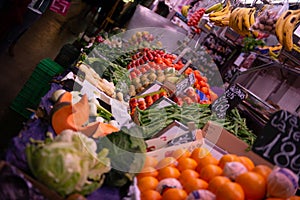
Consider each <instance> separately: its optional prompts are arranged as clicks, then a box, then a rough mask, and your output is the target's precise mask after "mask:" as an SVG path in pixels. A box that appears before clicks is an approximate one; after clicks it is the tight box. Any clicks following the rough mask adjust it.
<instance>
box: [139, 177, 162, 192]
mask: <svg viewBox="0 0 300 200" xmlns="http://www.w3.org/2000/svg"><path fill="white" fill-rule="evenodd" d="M137 185H138V187H139V189H140V191H141V192H143V191H146V190H155V189H156V187H157V185H158V180H157V179H156V178H154V177H152V176H145V177H143V178H141V179H139V180H138V183H137Z"/></svg>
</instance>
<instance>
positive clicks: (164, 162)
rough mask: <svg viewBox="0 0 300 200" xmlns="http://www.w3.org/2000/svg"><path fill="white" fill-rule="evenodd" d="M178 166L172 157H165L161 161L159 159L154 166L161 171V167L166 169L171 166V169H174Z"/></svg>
mask: <svg viewBox="0 0 300 200" xmlns="http://www.w3.org/2000/svg"><path fill="white" fill-rule="evenodd" d="M177 164H178V162H177V160H176V159H175V158H173V157H165V158H163V159H161V160H160V161H159V162H158V163H157V165H156V169H161V168H163V167H167V166H172V167H176V166H177Z"/></svg>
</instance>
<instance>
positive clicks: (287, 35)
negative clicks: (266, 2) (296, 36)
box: [275, 10, 300, 51]
mask: <svg viewBox="0 0 300 200" xmlns="http://www.w3.org/2000/svg"><path fill="white" fill-rule="evenodd" d="M299 20H300V10H287V11H285V12H284V13H282V15H281V16H280V17H279V18H278V20H277V22H276V25H275V32H276V36H277V39H278V41H279V42H280V44H282V46H283V47H284V48H285V49H286V50H288V51H291V50H292V49H293V46H294V43H293V32H294V29H295V27H296V25H297V24H298V22H299Z"/></svg>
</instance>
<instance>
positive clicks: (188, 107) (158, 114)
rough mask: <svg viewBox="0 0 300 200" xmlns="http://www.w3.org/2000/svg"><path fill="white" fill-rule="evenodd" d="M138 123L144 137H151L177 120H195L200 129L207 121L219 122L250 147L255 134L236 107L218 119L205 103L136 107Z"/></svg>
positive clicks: (185, 121) (184, 122)
mask: <svg viewBox="0 0 300 200" xmlns="http://www.w3.org/2000/svg"><path fill="white" fill-rule="evenodd" d="M137 111H138V113H137V116H138V119H139V123H140V125H141V126H142V128H143V129H144V134H145V135H144V137H145V138H151V137H152V136H153V135H154V134H155V133H156V132H157V131H159V130H161V129H162V128H164V127H166V126H167V125H169V124H170V123H171V122H172V121H174V120H177V121H179V122H181V123H183V124H187V123H188V122H195V124H196V127H197V128H198V129H201V128H203V127H204V125H205V124H206V123H207V122H209V121H214V122H217V123H219V124H220V125H221V126H222V127H224V128H225V129H226V130H228V131H229V132H231V133H232V134H234V135H235V136H237V137H238V138H239V139H241V140H243V141H244V142H246V143H247V144H248V145H249V147H251V146H252V145H253V143H254V141H255V138H256V135H255V134H254V133H253V132H252V131H251V130H249V128H248V127H247V125H246V119H245V118H242V117H241V116H240V114H239V112H238V110H237V109H233V110H232V111H231V112H230V113H229V114H228V115H226V118H225V120H219V119H218V118H217V117H216V116H214V115H213V114H212V112H211V110H210V108H209V107H208V106H207V105H205V104H202V105H201V104H183V105H182V106H178V105H171V106H166V107H164V108H163V109H158V108H155V107H154V108H151V109H147V110H145V111H143V110H140V109H137Z"/></svg>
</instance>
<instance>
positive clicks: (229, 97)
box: [211, 85, 247, 119]
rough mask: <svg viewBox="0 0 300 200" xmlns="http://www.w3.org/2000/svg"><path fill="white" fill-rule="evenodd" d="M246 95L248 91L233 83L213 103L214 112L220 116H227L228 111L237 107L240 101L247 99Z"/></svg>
mask: <svg viewBox="0 0 300 200" xmlns="http://www.w3.org/2000/svg"><path fill="white" fill-rule="evenodd" d="M246 97H247V93H245V92H244V91H243V90H242V89H241V88H240V87H238V86H237V85H232V86H230V87H229V88H228V89H227V90H226V91H225V93H224V94H223V95H221V96H220V97H219V98H218V99H216V100H215V101H214V102H213V103H212V105H211V109H212V112H214V113H215V114H216V116H217V117H218V118H221V119H222V118H225V117H226V114H227V112H228V111H230V110H231V109H233V108H234V107H236V106H237V105H238V104H239V103H241V102H242V101H243V100H244V99H246Z"/></svg>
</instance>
